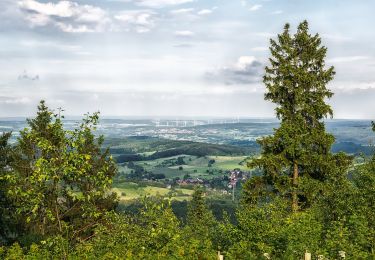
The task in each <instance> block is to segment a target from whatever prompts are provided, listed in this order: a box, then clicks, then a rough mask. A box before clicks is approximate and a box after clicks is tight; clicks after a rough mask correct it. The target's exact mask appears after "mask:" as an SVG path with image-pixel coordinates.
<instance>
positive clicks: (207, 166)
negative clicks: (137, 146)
mask: <svg viewBox="0 0 375 260" xmlns="http://www.w3.org/2000/svg"><path fill="white" fill-rule="evenodd" d="M179 158H180V160H183V163H182V164H178V163H177V160H179ZM248 159H249V157H246V156H204V157H198V156H192V155H181V156H172V157H167V158H160V159H155V160H151V161H150V160H148V161H139V162H133V164H134V165H137V166H140V167H142V168H143V169H144V170H145V171H147V172H151V173H154V174H164V175H165V178H166V179H173V178H180V179H182V178H183V177H184V176H185V175H187V174H188V175H190V176H191V177H194V178H203V179H211V178H213V177H215V176H216V177H217V176H222V175H223V174H224V173H225V171H229V170H234V169H240V170H242V171H249V169H248V168H247V165H246V160H248ZM127 165H128V164H126V163H125V164H120V165H119V172H120V175H126V174H130V173H131V171H132V169H130V168H129V167H128V166H127Z"/></svg>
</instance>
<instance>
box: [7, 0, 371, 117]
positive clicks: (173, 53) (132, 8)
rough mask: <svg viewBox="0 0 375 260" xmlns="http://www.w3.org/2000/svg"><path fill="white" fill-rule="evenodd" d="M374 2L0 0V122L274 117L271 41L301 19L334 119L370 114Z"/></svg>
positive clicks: (323, 0) (318, 0)
mask: <svg viewBox="0 0 375 260" xmlns="http://www.w3.org/2000/svg"><path fill="white" fill-rule="evenodd" d="M374 10H375V1H373V0H361V1H355V0H315V1H310V0H242V1H241V0H71V1H52V0H0V21H1V22H0V117H7V116H29V115H32V114H33V113H34V112H35V106H36V104H37V103H38V100H40V99H46V101H47V103H48V104H49V105H50V106H51V107H63V108H65V110H66V113H67V114H69V115H80V114H83V113H85V112H87V111H97V110H100V111H101V112H102V114H103V115H105V116H111V115H112V116H224V117H228V116H235V117H237V116H241V117H271V116H274V113H273V106H272V104H270V103H268V102H265V101H264V100H263V93H264V86H263V85H262V83H261V76H262V73H263V68H264V66H265V65H266V64H267V57H268V56H269V52H268V43H269V39H270V38H272V37H275V35H276V34H277V33H279V32H281V30H282V28H283V25H284V24H285V23H286V22H289V23H291V25H292V28H295V27H296V26H297V24H298V23H299V22H301V21H302V20H304V19H307V20H308V21H309V23H310V28H311V31H312V32H313V33H316V32H319V34H320V35H321V36H322V38H323V43H324V45H326V46H327V47H328V57H327V64H328V65H334V66H335V68H336V72H337V76H336V78H335V80H334V81H333V82H332V83H331V84H330V88H331V89H332V90H333V91H334V92H335V93H336V94H335V96H334V97H333V98H332V99H331V101H330V103H331V104H332V106H333V108H334V111H335V117H336V118H373V117H374V115H375V30H373V26H374V24H375V16H374V13H373V12H374Z"/></svg>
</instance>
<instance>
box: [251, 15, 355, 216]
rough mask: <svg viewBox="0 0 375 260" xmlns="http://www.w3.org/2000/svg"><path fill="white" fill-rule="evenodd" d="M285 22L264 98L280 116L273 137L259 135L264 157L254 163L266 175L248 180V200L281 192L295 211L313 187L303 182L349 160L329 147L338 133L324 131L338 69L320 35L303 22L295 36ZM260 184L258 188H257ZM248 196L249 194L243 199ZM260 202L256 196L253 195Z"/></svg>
mask: <svg viewBox="0 0 375 260" xmlns="http://www.w3.org/2000/svg"><path fill="white" fill-rule="evenodd" d="M289 28H290V26H289V24H286V25H285V27H284V31H283V33H282V34H279V35H278V39H277V41H276V40H272V39H271V41H270V43H271V46H270V51H271V55H272V57H271V58H270V59H269V61H270V65H269V66H267V67H266V68H265V75H264V79H263V82H264V84H265V86H266V93H265V99H266V100H269V101H272V102H273V103H274V104H276V109H275V111H276V116H277V118H278V119H279V120H280V121H281V124H280V127H279V128H277V129H275V132H274V135H273V136H267V137H264V138H261V139H260V140H258V142H259V144H260V145H261V147H262V152H261V157H260V158H258V159H255V160H254V161H253V162H252V163H251V164H250V165H251V166H258V167H260V168H262V169H263V177H262V178H261V182H259V180H252V181H250V182H249V183H248V184H247V185H246V189H247V191H246V192H247V193H248V198H247V200H248V201H251V200H253V197H255V198H257V196H258V195H257V194H255V193H254V192H253V191H252V190H251V189H252V188H255V190H258V191H259V192H260V193H262V194H263V195H264V193H266V194H267V193H268V194H269V195H272V194H279V195H282V196H285V197H288V198H290V199H291V208H292V210H293V211H294V212H295V211H297V210H298V209H299V208H300V207H301V206H302V205H301V203H302V202H305V203H309V201H308V199H307V197H308V194H307V193H309V192H311V191H303V189H302V187H301V185H300V182H303V181H304V180H303V179H301V177H306V178H309V179H312V180H317V181H323V180H325V179H326V177H327V175H329V174H330V173H331V172H332V171H334V170H335V168H336V166H337V165H336V164H337V163H342V164H343V165H342V166H347V165H348V163H349V160H344V161H342V160H341V159H342V156H341V157H340V158H341V159H340V160H338V159H336V158H335V157H336V156H335V155H332V154H331V152H330V149H331V146H332V144H333V143H334V137H333V136H332V135H331V134H328V133H326V131H325V124H324V122H323V119H324V118H326V117H328V116H331V117H332V114H333V113H332V109H331V107H330V106H329V105H328V104H327V103H326V102H325V100H326V99H327V98H331V97H332V95H333V93H332V92H331V91H330V90H329V89H328V88H327V87H326V85H327V83H328V82H330V81H331V80H332V79H333V76H334V74H335V71H334V68H333V67H330V68H325V57H326V53H327V49H326V47H324V46H322V45H321V39H320V37H319V35H318V34H315V35H311V34H310V33H309V28H308V23H307V22H306V21H304V22H302V23H301V24H300V25H299V26H298V29H297V32H296V33H295V34H294V35H291V33H290V31H289ZM257 187H260V188H257ZM245 200H246V198H245ZM255 200H256V201H257V199H255Z"/></svg>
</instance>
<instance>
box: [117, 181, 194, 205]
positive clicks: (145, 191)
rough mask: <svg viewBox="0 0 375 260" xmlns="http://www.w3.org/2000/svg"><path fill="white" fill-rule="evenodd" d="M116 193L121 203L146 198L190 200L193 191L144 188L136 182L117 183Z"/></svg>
mask: <svg viewBox="0 0 375 260" xmlns="http://www.w3.org/2000/svg"><path fill="white" fill-rule="evenodd" d="M112 190H113V191H114V192H116V193H117V195H118V196H119V198H120V202H121V201H123V202H124V201H130V200H134V199H138V198H141V197H144V196H170V197H171V198H172V199H173V200H189V198H190V196H191V195H192V194H193V190H191V189H184V188H176V189H170V188H163V187H155V186H143V185H140V184H138V183H134V182H123V183H115V184H114V185H113V189H112Z"/></svg>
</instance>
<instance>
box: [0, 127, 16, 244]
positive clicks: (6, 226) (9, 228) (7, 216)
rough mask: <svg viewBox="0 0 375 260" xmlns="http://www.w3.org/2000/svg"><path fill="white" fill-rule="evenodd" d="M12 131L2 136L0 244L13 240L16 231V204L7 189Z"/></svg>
mask: <svg viewBox="0 0 375 260" xmlns="http://www.w3.org/2000/svg"><path fill="white" fill-rule="evenodd" d="M10 136H11V133H3V134H2V135H1V136H0V245H2V244H5V243H7V242H9V241H10V240H12V233H14V232H15V228H16V227H15V216H14V214H13V212H14V205H13V203H12V200H11V199H10V198H9V196H8V194H7V193H6V191H7V190H8V189H9V188H11V187H10V186H9V178H10V170H11V169H10V163H11V160H12V158H11V147H10V145H9V144H8V140H9V138H10Z"/></svg>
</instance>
